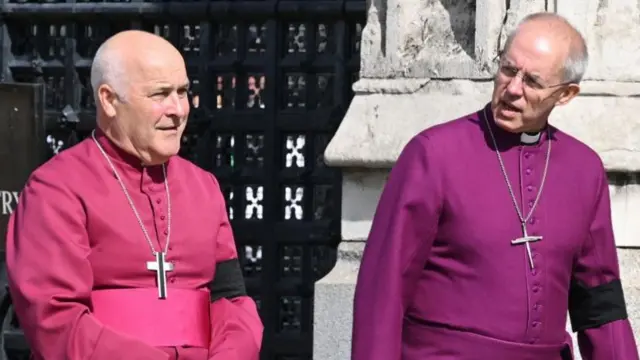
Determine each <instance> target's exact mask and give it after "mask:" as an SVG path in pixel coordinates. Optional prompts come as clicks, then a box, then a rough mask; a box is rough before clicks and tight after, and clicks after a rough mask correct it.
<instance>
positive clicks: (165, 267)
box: [91, 130, 173, 299]
mask: <svg viewBox="0 0 640 360" xmlns="http://www.w3.org/2000/svg"><path fill="white" fill-rule="evenodd" d="M91 137H92V138H93V141H94V142H95V143H96V145H97V146H98V149H100V152H101V153H102V155H103V156H104V158H105V159H106V160H107V162H108V163H109V166H110V167H111V170H112V171H113V174H114V175H115V177H116V179H117V180H118V183H119V184H120V187H121V188H122V192H124V195H125V197H126V198H127V201H128V202H129V206H130V207H131V210H133V213H134V214H135V216H136V219H137V220H138V224H140V228H141V229H142V233H143V234H144V237H145V239H146V240H147V242H148V243H149V247H151V254H152V255H153V256H154V257H155V258H156V260H155V261H149V262H147V269H148V270H152V271H155V272H156V273H157V281H158V284H157V286H158V297H159V298H161V299H164V298H166V296H167V282H166V272H167V271H172V270H173V264H172V263H167V262H165V258H166V254H167V250H168V249H169V240H170V235H171V195H170V193H169V182H168V181H167V169H166V167H165V164H162V174H163V177H164V188H165V191H166V193H167V240H166V243H165V248H164V251H162V252H158V251H156V250H155V247H154V246H153V242H152V241H151V237H150V236H149V233H148V232H147V229H146V227H145V226H144V223H143V222H142V219H141V218H140V214H139V213H138V210H137V209H136V207H135V205H134V204H133V200H132V199H131V196H130V195H129V192H128V191H127V187H126V186H125V184H124V181H122V178H121V177H120V174H118V171H117V170H116V167H115V166H114V165H113V162H112V161H111V159H110V158H109V156H108V155H107V153H106V152H105V151H104V149H103V148H102V146H101V145H100V143H99V142H98V139H96V134H95V130H94V131H92V132H91Z"/></svg>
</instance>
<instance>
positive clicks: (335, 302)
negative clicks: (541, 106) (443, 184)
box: [314, 0, 640, 360]
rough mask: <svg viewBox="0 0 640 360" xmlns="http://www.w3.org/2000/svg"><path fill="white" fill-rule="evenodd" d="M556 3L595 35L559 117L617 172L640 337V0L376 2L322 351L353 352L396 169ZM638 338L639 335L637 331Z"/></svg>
mask: <svg viewBox="0 0 640 360" xmlns="http://www.w3.org/2000/svg"><path fill="white" fill-rule="evenodd" d="M543 10H546V11H552V12H557V13H559V14H562V15H563V16H565V17H567V18H568V19H569V21H571V22H572V23H573V24H574V25H575V26H576V27H578V29H579V30H580V31H582V33H583V34H584V36H585V38H586V40H587V42H588V46H589V51H590V56H591V59H590V64H589V69H588V72H587V75H586V80H585V82H584V83H583V86H582V89H583V93H582V95H581V96H579V97H578V98H577V99H575V100H574V101H573V102H572V103H571V104H569V105H567V106H565V107H563V108H559V109H557V110H556V111H555V113H554V115H553V117H552V119H551V122H552V123H553V124H554V125H556V126H558V127H560V128H561V129H563V130H565V131H566V132H568V133H570V134H572V135H574V136H576V137H577V138H579V139H581V140H583V141H585V142H586V143H587V144H589V145H590V146H592V147H593V148H594V149H595V150H596V151H598V153H599V154H600V156H601V157H602V159H603V160H604V163H605V165H606V167H607V169H608V170H609V171H610V173H611V186H610V190H611V194H612V207H613V210H612V212H613V219H614V226H615V234H616V237H617V243H618V245H619V256H620V262H621V266H622V281H623V284H624V287H625V294H626V298H627V302H628V306H629V313H630V316H631V317H632V323H633V326H634V329H636V334H638V335H640V251H638V250H637V249H638V248H639V247H640V185H639V182H640V181H639V180H640V179H639V176H638V175H637V174H640V118H639V117H638V116H637V114H640V97H639V95H640V66H638V64H640V4H639V3H638V2H637V1H636V0H616V1H595V0H594V1H575V0H556V1H548V0H510V1H509V0H477V1H473V0H429V1H425V0H371V1H370V2H369V7H368V19H367V24H366V26H365V28H364V30H363V39H362V50H361V51H362V53H361V56H362V60H361V61H362V67H361V73H360V75H361V76H360V77H361V80H360V81H358V82H357V83H356V84H355V85H354V89H355V91H356V96H355V98H354V100H353V102H352V104H351V107H350V109H349V111H348V113H347V114H346V116H345V118H344V120H343V122H342V125H341V127H340V129H339V130H338V132H337V134H336V135H335V137H334V138H333V140H332V141H331V143H330V144H329V147H328V148H327V150H326V153H325V156H326V161H327V163H328V164H329V165H331V166H337V167H342V168H343V170H344V172H345V176H344V182H343V201H342V239H343V241H342V243H341V245H340V248H339V250H340V254H339V260H338V262H337V264H336V266H335V268H334V269H333V271H332V272H331V273H330V274H329V275H327V276H326V277H325V278H324V279H322V280H321V281H319V282H318V283H317V286H316V295H315V325H314V332H315V334H314V343H315V345H314V359H315V360H333V359H340V360H346V359H349V358H350V348H351V341H350V339H351V323H352V322H351V320H352V306H353V305H352V302H353V290H354V286H355V280H356V276H357V272H358V266H359V262H360V256H361V254H362V250H363V248H364V245H365V241H366V237H367V234H368V231H369V228H370V225H371V219H372V216H373V212H374V210H375V206H376V204H377V201H378V197H379V195H380V191H381V189H382V186H383V185H384V182H385V177H386V175H387V173H388V171H389V169H390V167H391V166H392V165H393V164H394V162H395V160H396V158H397V156H398V154H399V152H400V150H401V149H402V147H403V146H404V145H405V143H406V142H407V141H408V140H409V138H410V137H412V136H413V135H414V134H416V133H417V132H419V131H420V130H422V129H424V128H425V127H428V126H430V125H434V124H438V123H441V122H443V121H447V120H451V119H454V118H456V117H459V116H461V115H464V114H466V113H469V112H472V111H475V110H477V109H479V108H480V107H481V106H483V105H484V104H485V103H486V102H487V101H488V100H489V98H490V93H491V87H492V84H491V80H492V76H493V74H494V72H495V62H494V60H495V59H496V56H497V53H498V49H501V47H502V46H503V45H504V41H505V38H506V35H507V34H508V32H509V31H510V30H511V29H512V28H513V27H514V26H515V24H516V23H517V22H518V21H519V20H520V19H522V18H523V17H524V16H526V15H527V14H529V13H532V12H537V11H543ZM636 337H638V336H636Z"/></svg>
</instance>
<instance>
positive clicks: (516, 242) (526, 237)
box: [511, 223, 542, 270]
mask: <svg viewBox="0 0 640 360" xmlns="http://www.w3.org/2000/svg"><path fill="white" fill-rule="evenodd" d="M522 233H523V234H524V236H522V237H521V238H517V239H515V240H513V241H511V244H513V245H520V244H524V245H525V246H526V248H527V256H528V257H529V264H530V265H531V269H532V270H533V268H534V266H533V256H531V245H529V243H531V242H534V241H540V240H542V236H529V235H528V234H527V225H525V223H522Z"/></svg>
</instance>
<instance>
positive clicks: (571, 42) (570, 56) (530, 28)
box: [504, 12, 589, 83]
mask: <svg viewBox="0 0 640 360" xmlns="http://www.w3.org/2000/svg"><path fill="white" fill-rule="evenodd" d="M518 37H526V38H528V39H534V40H533V41H535V44H533V45H534V46H543V47H544V46H546V47H549V50H552V51H561V52H564V54H563V56H564V62H563V69H562V72H563V74H562V75H563V78H564V81H565V82H572V83H580V81H581V80H582V77H583V76H584V73H585V72H586V70H587V65H588V62H589V53H588V50H587V45H586V42H585V40H584V38H583V37H582V35H581V34H580V32H579V31H578V30H577V29H576V28H575V27H574V26H573V25H571V23H569V22H568V21H567V20H566V19H565V18H564V17H562V16H560V15H558V14H554V13H549V12H540V13H534V14H530V15H528V16H527V17H525V18H524V19H522V20H521V21H520V23H519V24H518V26H517V27H516V28H515V29H514V30H513V31H512V32H511V33H510V34H509V37H508V38H507V41H506V42H505V46H504V52H505V53H506V52H508V51H509V48H510V47H511V45H512V44H513V42H514V40H516V38H518ZM528 39H527V40H528Z"/></svg>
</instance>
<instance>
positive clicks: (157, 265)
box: [147, 252, 173, 299]
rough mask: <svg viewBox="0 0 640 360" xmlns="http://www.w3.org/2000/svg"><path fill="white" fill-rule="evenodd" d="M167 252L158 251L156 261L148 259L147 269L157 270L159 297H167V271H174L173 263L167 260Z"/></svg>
mask: <svg viewBox="0 0 640 360" xmlns="http://www.w3.org/2000/svg"><path fill="white" fill-rule="evenodd" d="M165 255H166V254H165V253H163V252H156V261H147V270H151V271H155V272H156V280H157V286H158V298H160V299H166V298H167V272H169V271H173V264H172V263H168V262H165Z"/></svg>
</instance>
